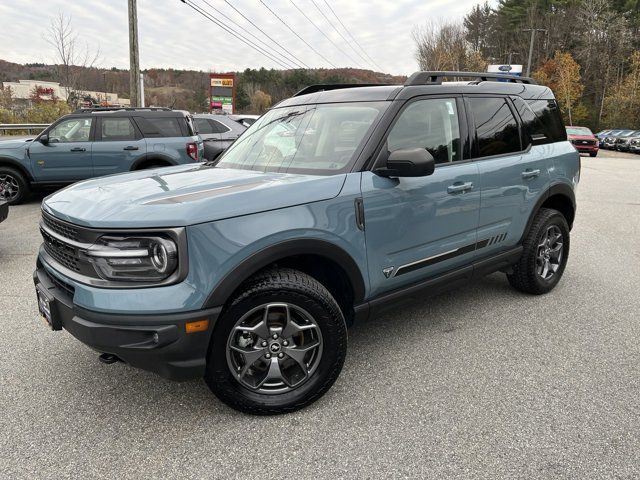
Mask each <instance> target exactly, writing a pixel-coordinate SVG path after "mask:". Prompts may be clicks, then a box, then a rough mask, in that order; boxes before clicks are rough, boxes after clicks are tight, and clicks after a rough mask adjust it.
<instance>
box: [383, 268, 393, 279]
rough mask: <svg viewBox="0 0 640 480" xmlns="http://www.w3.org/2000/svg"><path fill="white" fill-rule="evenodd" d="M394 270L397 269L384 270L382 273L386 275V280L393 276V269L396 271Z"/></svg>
mask: <svg viewBox="0 0 640 480" xmlns="http://www.w3.org/2000/svg"><path fill="white" fill-rule="evenodd" d="M394 268H395V267H386V268H383V269H382V273H384V276H385V277H386V278H389V277H390V276H391V274H392V273H393V269H394Z"/></svg>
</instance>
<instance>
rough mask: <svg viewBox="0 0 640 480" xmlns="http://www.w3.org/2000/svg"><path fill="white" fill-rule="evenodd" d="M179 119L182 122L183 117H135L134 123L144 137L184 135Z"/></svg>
mask: <svg viewBox="0 0 640 480" xmlns="http://www.w3.org/2000/svg"><path fill="white" fill-rule="evenodd" d="M180 121H182V122H183V123H184V119H181V118H178V117H156V118H145V117H136V123H137V124H138V127H140V130H141V131H142V134H143V135H144V136H145V137H184V136H185V133H184V132H183V130H182V128H181V127H180ZM185 127H186V125H185Z"/></svg>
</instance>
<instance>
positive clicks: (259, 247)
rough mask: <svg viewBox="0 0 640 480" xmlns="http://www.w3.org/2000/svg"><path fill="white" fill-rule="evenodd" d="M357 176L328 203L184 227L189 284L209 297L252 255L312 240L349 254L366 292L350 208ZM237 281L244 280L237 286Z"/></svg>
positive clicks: (360, 235)
mask: <svg viewBox="0 0 640 480" xmlns="http://www.w3.org/2000/svg"><path fill="white" fill-rule="evenodd" d="M360 175H361V174H360V173H352V174H348V175H346V177H347V178H346V181H345V184H344V187H343V189H342V192H341V193H340V194H339V195H338V196H337V197H335V198H332V199H329V200H324V201H319V202H314V203H309V204H305V205H298V206H294V207H289V208H283V209H278V210H272V211H268V212H263V213H259V214H254V215H246V216H242V217H235V218H230V219H227V220H220V221H216V222H211V223H205V224H200V225H194V226H191V227H188V229H187V237H188V241H189V259H190V260H189V268H190V270H189V271H190V274H189V277H190V281H192V282H195V284H196V285H198V286H199V289H204V290H208V291H209V292H210V293H213V292H214V290H215V289H216V287H217V286H219V285H220V283H221V282H222V281H223V280H224V279H225V277H227V276H228V275H229V274H231V273H232V272H233V271H234V269H236V267H238V266H239V265H241V264H242V263H244V262H246V261H250V258H251V256H252V255H254V254H256V253H257V252H260V251H263V250H264V249H267V248H269V247H271V246H274V245H277V244H279V243H282V242H286V241H291V240H298V239H314V240H322V241H325V242H328V243H330V244H332V245H335V246H336V247H337V248H339V249H341V250H342V251H344V252H345V253H346V254H348V255H349V256H350V257H351V259H353V261H354V262H355V263H356V264H357V266H358V268H359V270H360V275H361V276H362V279H363V281H364V284H365V291H366V290H368V277H367V274H366V249H365V239H364V232H362V231H361V230H359V229H358V228H357V226H356V221H355V208H354V200H355V198H356V197H358V196H359V195H360ZM306 253H309V254H313V253H316V252H313V251H309V252H306ZM242 280H245V278H240V279H238V282H241V281H242ZM207 306H209V305H207Z"/></svg>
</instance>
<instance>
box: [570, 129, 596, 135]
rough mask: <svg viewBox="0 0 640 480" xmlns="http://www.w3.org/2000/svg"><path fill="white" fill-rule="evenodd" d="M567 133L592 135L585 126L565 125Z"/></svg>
mask: <svg viewBox="0 0 640 480" xmlns="http://www.w3.org/2000/svg"><path fill="white" fill-rule="evenodd" d="M567 133H568V134H569V135H593V134H592V133H591V130H589V129H588V128H587V127H567Z"/></svg>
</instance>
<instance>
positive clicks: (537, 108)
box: [523, 100, 567, 143]
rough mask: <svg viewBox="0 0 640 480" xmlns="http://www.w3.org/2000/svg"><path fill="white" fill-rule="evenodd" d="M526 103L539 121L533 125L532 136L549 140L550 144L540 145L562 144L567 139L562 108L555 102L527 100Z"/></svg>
mask: <svg viewBox="0 0 640 480" xmlns="http://www.w3.org/2000/svg"><path fill="white" fill-rule="evenodd" d="M526 103H527V105H528V106H529V108H531V110H532V111H533V113H534V114H535V116H536V118H537V119H538V120H539V121H538V122H532V123H531V128H532V130H531V134H532V135H540V134H542V135H545V136H546V137H547V138H548V139H549V141H548V142H539V143H552V142H562V141H565V140H566V139H567V131H566V130H565V128H564V122H563V121H562V115H561V114H560V108H559V107H558V103H557V102H556V101H555V100H526ZM523 121H525V119H524V118H523ZM534 138H535V137H534Z"/></svg>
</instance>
